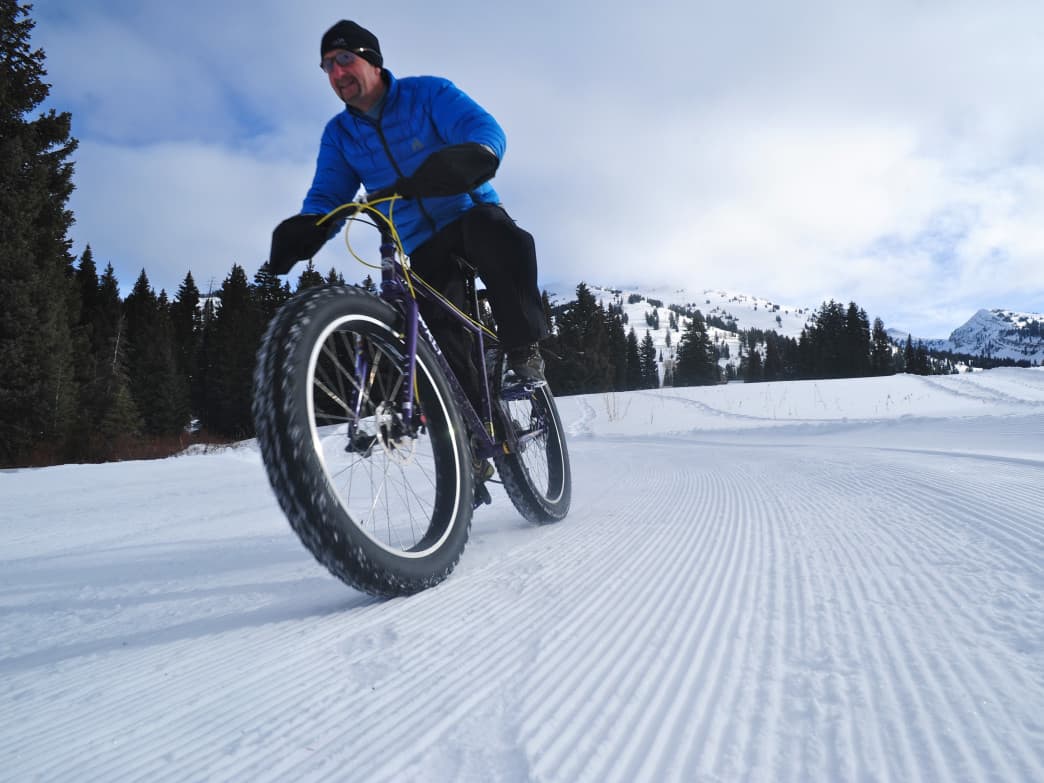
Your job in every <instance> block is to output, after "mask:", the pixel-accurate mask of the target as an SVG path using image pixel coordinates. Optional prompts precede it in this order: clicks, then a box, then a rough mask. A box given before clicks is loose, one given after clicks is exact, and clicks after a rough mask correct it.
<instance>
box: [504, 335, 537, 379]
mask: <svg viewBox="0 0 1044 783" xmlns="http://www.w3.org/2000/svg"><path fill="white" fill-rule="evenodd" d="M507 364H508V376H507V377H510V375H511V374H514V375H515V377H516V378H517V379H518V380H520V381H523V382H532V383H537V384H543V383H547V379H546V378H545V377H544V357H543V356H541V355H540V343H530V344H529V345H522V346H519V347H518V348H512V349H511V350H510V351H508V352H507Z"/></svg>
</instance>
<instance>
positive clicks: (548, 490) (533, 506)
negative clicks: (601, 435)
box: [493, 366, 572, 524]
mask: <svg viewBox="0 0 1044 783" xmlns="http://www.w3.org/2000/svg"><path fill="white" fill-rule="evenodd" d="M503 374H504V373H503V366H501V369H500V371H499V372H497V373H496V377H498V378H503ZM496 391H497V394H498V398H499V405H500V416H501V426H502V427H504V428H505V429H508V428H510V430H511V431H512V433H513V437H510V436H509V437H508V438H505V440H506V441H507V442H509V443H514V442H515V441H516V440H518V441H519V442H518V445H517V446H516V447H515V448H513V449H512V451H511V452H510V453H506V454H498V455H496V456H495V457H494V458H493V460H494V462H495V463H496V466H497V472H498V473H499V474H500V478H501V480H502V481H503V482H504V490H505V491H506V492H507V495H508V497H509V498H511V502H512V503H513V504H514V505H515V508H516V509H518V512H519V513H520V514H521V515H522V516H523V517H525V518H526V519H528V520H529V521H531V522H536V523H538V524H546V523H549V522H558V521H559V520H561V519H564V518H565V516H566V514H568V513H569V504H570V501H571V495H572V476H571V473H570V469H569V452H568V450H567V448H566V441H565V433H564V432H563V430H562V420H561V418H559V415H558V407H557V406H556V405H555V398H554V397H553V396H552V395H551V389H550V387H549V386H548V385H547V384H546V383H545V384H544V385H543V386H540V387H539V388H537V389H534V390H533V391H532V392H530V393H529V394H519V393H510V392H508V391H505V390H504V389H502V388H500V384H497V389H496Z"/></svg>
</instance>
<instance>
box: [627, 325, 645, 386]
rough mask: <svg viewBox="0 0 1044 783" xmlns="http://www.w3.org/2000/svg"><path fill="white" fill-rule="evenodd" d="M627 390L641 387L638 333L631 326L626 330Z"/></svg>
mask: <svg viewBox="0 0 1044 783" xmlns="http://www.w3.org/2000/svg"><path fill="white" fill-rule="evenodd" d="M624 388H626V389H627V390H628V391H631V390H633V389H641V388H643V387H642V359H641V355H640V354H639V353H638V335H636V334H635V333H634V328H633V327H632V328H631V330H630V331H628V332H627V384H626V386H625V387H624Z"/></svg>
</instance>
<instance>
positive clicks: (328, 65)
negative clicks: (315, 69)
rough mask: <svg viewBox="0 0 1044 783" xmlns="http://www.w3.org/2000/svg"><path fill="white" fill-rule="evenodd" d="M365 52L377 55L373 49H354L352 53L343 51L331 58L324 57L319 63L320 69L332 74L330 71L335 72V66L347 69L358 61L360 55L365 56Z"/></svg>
mask: <svg viewBox="0 0 1044 783" xmlns="http://www.w3.org/2000/svg"><path fill="white" fill-rule="evenodd" d="M364 52H371V53H373V54H376V52H374V51H373V49H365V48H360V49H352V51H350V52H345V51H341V52H338V53H337V54H331V55H330V56H329V57H324V58H323V61H322V62H321V63H319V67H320V68H322V69H323V70H324V71H326V72H327V73H330V71H332V70H333V68H334V65H339V66H341V67H342V68H347V67H348V66H349V65H351V64H352V63H354V62H355V61H356V60H358V59H359V55H361V54H363V53H364Z"/></svg>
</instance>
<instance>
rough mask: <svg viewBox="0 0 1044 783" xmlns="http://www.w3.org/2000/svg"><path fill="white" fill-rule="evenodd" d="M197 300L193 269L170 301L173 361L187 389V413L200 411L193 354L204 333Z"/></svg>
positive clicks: (197, 379) (196, 350) (198, 296)
mask: <svg viewBox="0 0 1044 783" xmlns="http://www.w3.org/2000/svg"><path fill="white" fill-rule="evenodd" d="M200 299H201V297H200V293H199V288H197V287H196V281H195V279H194V278H193V277H192V272H188V273H187V274H186V275H185V279H184V280H182V281H181V285H180V286H178V291H177V293H176V294H175V295H174V301H173V302H171V304H170V325H171V329H172V330H173V340H174V358H175V364H176V366H177V370H178V376H179V377H180V379H181V383H182V384H183V386H184V388H186V389H188V400H189V411H190V413H195V412H196V411H197V410H199V406H200V400H201V396H202V395H201V391H200V386H199V378H198V376H197V374H196V354H197V353H198V352H199V343H200V340H201V339H202V333H203V311H202V308H201V307H200Z"/></svg>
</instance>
